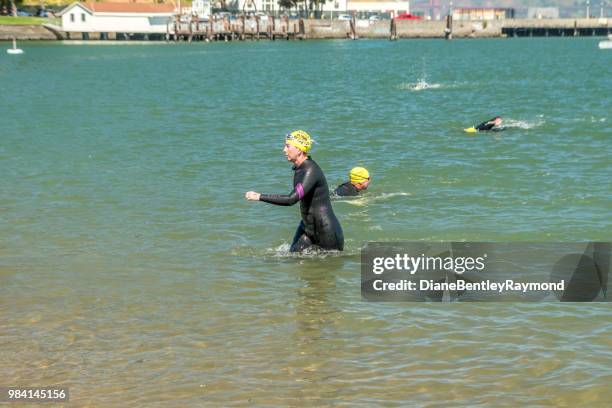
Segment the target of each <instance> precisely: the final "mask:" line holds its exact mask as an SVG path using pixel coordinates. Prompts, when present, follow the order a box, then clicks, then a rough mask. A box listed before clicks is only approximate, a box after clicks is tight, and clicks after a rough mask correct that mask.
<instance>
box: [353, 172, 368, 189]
mask: <svg viewBox="0 0 612 408" xmlns="http://www.w3.org/2000/svg"><path fill="white" fill-rule="evenodd" d="M349 179H350V180H351V184H352V185H354V186H355V187H356V188H357V190H365V189H366V188H368V185H369V184H370V172H369V171H368V170H367V169H366V168H364V167H353V168H352V169H351V171H350V172H349Z"/></svg>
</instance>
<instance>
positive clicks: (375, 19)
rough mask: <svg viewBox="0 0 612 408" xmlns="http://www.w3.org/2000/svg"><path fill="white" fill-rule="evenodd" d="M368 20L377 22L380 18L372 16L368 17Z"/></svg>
mask: <svg viewBox="0 0 612 408" xmlns="http://www.w3.org/2000/svg"><path fill="white" fill-rule="evenodd" d="M368 20H370V21H379V20H380V16H377V15H373V16H370V18H368Z"/></svg>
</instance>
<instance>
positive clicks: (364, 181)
mask: <svg viewBox="0 0 612 408" xmlns="http://www.w3.org/2000/svg"><path fill="white" fill-rule="evenodd" d="M349 180H350V181H347V182H346V183H344V184H340V185H339V186H338V187H336V189H335V190H334V195H336V196H340V197H354V196H358V195H359V194H360V193H361V192H362V191H365V190H366V189H367V188H368V186H369V185H370V173H369V172H368V170H367V169H365V168H363V167H353V168H352V169H351V171H350V172H349Z"/></svg>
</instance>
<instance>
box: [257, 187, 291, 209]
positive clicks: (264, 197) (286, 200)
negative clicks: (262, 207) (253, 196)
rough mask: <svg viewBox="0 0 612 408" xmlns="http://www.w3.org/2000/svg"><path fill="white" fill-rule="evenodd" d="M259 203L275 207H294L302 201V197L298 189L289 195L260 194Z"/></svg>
mask: <svg viewBox="0 0 612 408" xmlns="http://www.w3.org/2000/svg"><path fill="white" fill-rule="evenodd" d="M259 201H263V202H265V203H270V204H275V205H293V204H295V203H297V202H298V201H300V196H299V194H298V192H297V191H296V189H293V191H292V192H291V193H289V194H260V195H259Z"/></svg>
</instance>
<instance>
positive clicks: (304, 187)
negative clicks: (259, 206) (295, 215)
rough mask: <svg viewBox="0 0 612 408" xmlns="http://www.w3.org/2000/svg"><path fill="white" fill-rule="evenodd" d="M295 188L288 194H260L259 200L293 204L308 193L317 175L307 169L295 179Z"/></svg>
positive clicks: (278, 203) (277, 203) (276, 203)
mask: <svg viewBox="0 0 612 408" xmlns="http://www.w3.org/2000/svg"><path fill="white" fill-rule="evenodd" d="M296 181H297V183H296V184H295V188H294V189H293V191H291V193H289V194H261V195H260V196H259V201H264V202H266V203H270V204H275V205H293V204H295V203H297V202H298V201H300V200H301V199H302V198H304V196H305V195H306V194H308V193H310V190H312V189H313V188H314V186H315V184H316V182H317V175H316V174H315V173H314V172H313V171H307V172H306V173H305V174H304V176H303V177H301V178H300V179H299V180H296Z"/></svg>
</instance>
